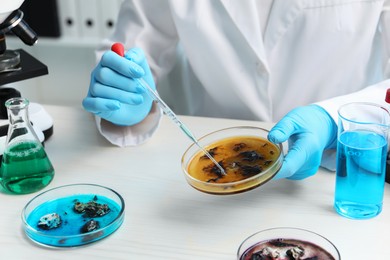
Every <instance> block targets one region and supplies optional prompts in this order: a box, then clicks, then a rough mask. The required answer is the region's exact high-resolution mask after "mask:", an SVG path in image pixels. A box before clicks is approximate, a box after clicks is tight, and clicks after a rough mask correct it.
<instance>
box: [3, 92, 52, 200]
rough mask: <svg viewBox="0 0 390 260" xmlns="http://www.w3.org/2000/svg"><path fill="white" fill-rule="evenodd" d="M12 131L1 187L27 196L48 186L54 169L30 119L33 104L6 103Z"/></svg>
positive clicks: (17, 100)
mask: <svg viewBox="0 0 390 260" xmlns="http://www.w3.org/2000/svg"><path fill="white" fill-rule="evenodd" d="M5 106H6V108H7V112H8V120H9V128H8V134H7V139H6V143H5V149H4V153H3V158H2V161H1V168H0V184H1V185H2V186H3V188H4V189H5V191H6V192H7V193H11V194H27V193H32V192H35V191H38V190H41V189H43V188H44V187H46V186H47V185H48V184H49V183H50V182H51V181H52V179H53V177H54V168H53V166H52V164H51V162H50V160H49V158H48V156H47V154H46V151H45V149H44V147H43V145H42V143H41V142H40V141H39V138H38V137H37V135H36V133H35V131H34V128H33V127H32V125H31V123H30V121H29V118H28V106H29V101H28V100H27V99H25V98H20V97H17V98H11V99H9V100H7V101H6V102H5Z"/></svg>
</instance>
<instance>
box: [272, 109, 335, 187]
mask: <svg viewBox="0 0 390 260" xmlns="http://www.w3.org/2000/svg"><path fill="white" fill-rule="evenodd" d="M268 139H269V140H270V141H271V142H273V143H276V144H278V143H282V142H285V141H287V140H288V144H289V151H288V153H287V154H286V155H285V158H284V162H283V165H282V167H281V169H280V170H279V172H278V173H277V175H276V176H275V178H274V179H280V178H288V179H292V180H300V179H304V178H307V177H309V176H311V175H313V174H315V173H316V172H317V170H318V168H319V166H320V163H321V158H322V153H323V151H324V149H325V148H335V147H336V141H337V125H336V124H335V122H334V120H333V119H332V117H331V116H329V114H328V113H327V112H326V111H325V110H324V109H323V108H322V107H320V106H317V105H309V106H303V107H298V108H296V109H293V110H292V111H290V112H289V113H288V114H287V115H286V116H284V117H283V118H282V119H281V120H280V121H279V122H278V123H277V124H276V125H275V126H274V127H273V128H272V129H271V131H270V132H269V134H268Z"/></svg>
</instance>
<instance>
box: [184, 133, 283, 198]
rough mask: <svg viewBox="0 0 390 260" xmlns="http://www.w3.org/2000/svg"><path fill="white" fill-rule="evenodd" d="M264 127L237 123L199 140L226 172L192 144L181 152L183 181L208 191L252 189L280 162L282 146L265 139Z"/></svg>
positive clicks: (277, 168)
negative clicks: (238, 125)
mask: <svg viewBox="0 0 390 260" xmlns="http://www.w3.org/2000/svg"><path fill="white" fill-rule="evenodd" d="M267 135H268V130H266V129H262V128H258V127H250V126H240V127H231V128H225V129H222V130H219V131H216V132H213V133H210V134H208V135H206V136H204V137H202V138H200V139H199V143H200V145H202V146H203V147H204V148H205V149H206V150H207V151H208V152H209V153H210V154H211V155H212V156H213V158H214V159H215V160H216V161H217V162H218V163H219V164H220V165H221V166H222V168H223V169H224V170H225V173H226V174H222V173H221V171H220V170H219V168H218V167H216V165H215V164H214V163H213V162H212V161H211V160H210V159H209V158H208V157H207V156H205V154H204V153H203V152H202V151H201V150H200V149H199V148H198V147H197V146H196V145H191V146H190V147H189V148H188V149H187V150H186V152H185V153H184V155H183V158H182V168H183V171H184V173H185V177H186V180H187V182H188V183H189V184H190V185H191V186H192V187H194V188H195V189H197V190H199V191H202V192H206V193H211V194H220V195H223V194H234V193H240V192H244V191H248V190H251V189H253V188H256V187H258V186H260V185H262V184H264V183H266V182H267V181H269V180H270V179H272V177H273V176H275V175H276V173H277V172H278V170H279V169H280V167H281V165H282V161H283V153H282V146H281V145H275V144H273V143H271V142H270V141H268V140H267Z"/></svg>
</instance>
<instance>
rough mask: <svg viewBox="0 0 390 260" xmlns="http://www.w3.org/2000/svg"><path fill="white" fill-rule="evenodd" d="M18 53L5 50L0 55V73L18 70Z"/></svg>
mask: <svg viewBox="0 0 390 260" xmlns="http://www.w3.org/2000/svg"><path fill="white" fill-rule="evenodd" d="M20 69H21V67H20V53H19V52H17V51H12V50H6V51H5V52H4V53H3V54H1V55H0V72H8V71H15V70H20Z"/></svg>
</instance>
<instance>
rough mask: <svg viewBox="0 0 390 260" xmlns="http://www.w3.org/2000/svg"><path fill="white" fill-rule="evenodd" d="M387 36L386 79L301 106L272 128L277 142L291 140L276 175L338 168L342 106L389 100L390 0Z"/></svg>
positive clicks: (384, 20)
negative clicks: (337, 158) (338, 125)
mask: <svg viewBox="0 0 390 260" xmlns="http://www.w3.org/2000/svg"><path fill="white" fill-rule="evenodd" d="M378 30H379V31H378V33H380V38H381V39H383V44H382V46H383V50H382V53H383V57H382V58H383V60H382V64H383V66H382V72H383V77H382V78H383V81H380V82H378V83H376V84H373V85H371V86H368V87H366V88H364V89H362V90H360V91H358V92H355V93H351V94H348V95H343V96H338V97H335V98H331V99H328V100H324V101H321V102H317V103H315V104H312V105H309V106H303V107H298V108H296V109H294V110H292V111H291V112H289V113H288V114H287V115H286V116H285V117H283V118H282V119H281V120H280V121H279V122H278V123H277V124H276V125H275V126H274V127H273V128H272V129H271V131H270V133H269V136H268V138H269V139H270V140H271V141H272V142H274V143H282V142H286V141H288V144H289V148H288V153H287V154H286V156H285V159H284V162H283V165H282V168H281V169H280V171H279V172H278V174H277V175H276V177H275V179H280V178H288V179H294V180H299V179H304V178H307V177H309V176H311V175H313V174H315V173H316V172H317V170H318V168H319V166H322V167H325V168H327V169H329V170H332V171H334V170H335V169H336V160H335V153H336V143H337V123H338V114H337V110H338V108H339V107H340V106H341V105H343V104H346V103H348V102H359V101H361V102H373V103H378V104H382V105H383V106H386V107H387V106H389V105H388V104H386V102H385V96H386V91H387V89H388V88H390V0H386V1H385V4H384V7H383V12H382V15H381V18H380V26H379V28H378Z"/></svg>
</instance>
